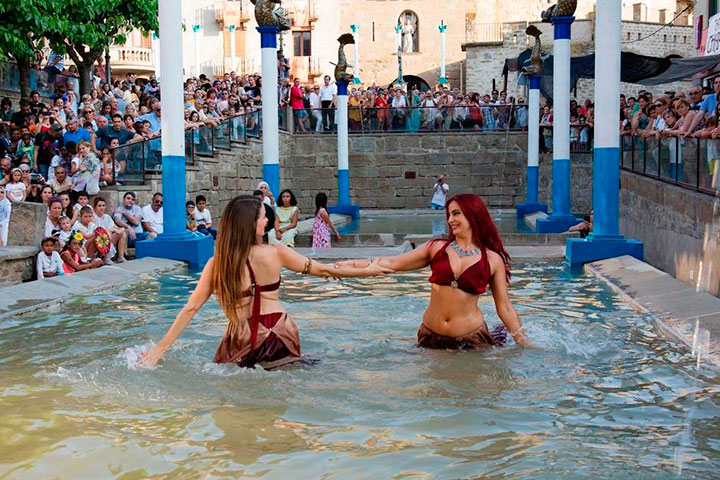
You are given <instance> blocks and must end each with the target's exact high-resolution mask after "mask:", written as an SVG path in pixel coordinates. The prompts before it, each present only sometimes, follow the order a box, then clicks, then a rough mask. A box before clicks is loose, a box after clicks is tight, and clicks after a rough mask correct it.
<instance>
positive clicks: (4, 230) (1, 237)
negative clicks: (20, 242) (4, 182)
mask: <svg viewBox="0 0 720 480" xmlns="http://www.w3.org/2000/svg"><path fill="white" fill-rule="evenodd" d="M11 212H12V205H10V200H8V199H7V198H5V187H3V186H0V247H2V246H4V245H7V236H8V225H9V224H10V213H11Z"/></svg>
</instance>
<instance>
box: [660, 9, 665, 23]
mask: <svg viewBox="0 0 720 480" xmlns="http://www.w3.org/2000/svg"><path fill="white" fill-rule="evenodd" d="M666 13H667V10H665V9H664V8H663V9H662V10H660V11H659V12H658V23H667V21H666V20H665V14H666Z"/></svg>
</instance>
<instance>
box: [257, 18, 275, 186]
mask: <svg viewBox="0 0 720 480" xmlns="http://www.w3.org/2000/svg"><path fill="white" fill-rule="evenodd" d="M257 31H258V32H260V52H261V56H262V80H263V81H262V87H261V94H262V100H263V111H264V112H265V114H264V115H263V116H262V130H263V139H262V140H263V179H264V180H265V181H266V182H267V183H268V186H269V187H270V191H271V192H272V193H273V195H274V196H275V198H278V195H279V194H280V136H279V128H278V115H277V113H275V114H269V113H268V112H277V111H278V92H277V83H278V72H277V36H278V33H280V28H279V27H277V26H260V27H257Z"/></svg>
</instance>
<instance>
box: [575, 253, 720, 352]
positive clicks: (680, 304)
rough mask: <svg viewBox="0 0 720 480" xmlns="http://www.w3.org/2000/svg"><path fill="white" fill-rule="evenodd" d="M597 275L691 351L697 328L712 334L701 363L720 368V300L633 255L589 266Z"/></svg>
mask: <svg viewBox="0 0 720 480" xmlns="http://www.w3.org/2000/svg"><path fill="white" fill-rule="evenodd" d="M585 271H586V272H589V273H592V274H594V275H595V276H597V277H598V278H599V279H600V280H602V281H603V282H605V283H606V284H608V285H609V286H610V288H612V289H613V290H614V291H615V292H617V293H618V294H619V295H620V296H621V297H622V298H623V300H625V301H626V302H628V303H629V304H630V305H632V306H633V307H634V308H635V309H636V310H638V311H640V312H642V313H645V314H648V315H650V316H652V317H653V318H654V320H655V322H656V323H657V325H658V327H659V328H660V330H661V331H662V332H663V333H664V334H665V335H667V336H668V337H670V338H673V339H675V340H677V341H679V342H680V343H682V344H684V345H685V346H687V347H689V348H690V349H692V348H693V343H694V342H693V339H694V336H695V331H696V328H697V327H699V328H702V329H705V330H708V331H709V332H710V345H709V349H708V352H706V353H705V354H704V355H703V357H702V358H701V360H705V361H707V362H710V363H713V364H715V365H716V366H720V298H717V297H714V296H712V295H710V294H709V293H705V292H702V291H697V290H696V289H695V288H692V287H691V286H689V285H687V284H685V283H683V282H681V281H679V280H676V279H675V278H673V277H672V276H670V275H669V274H667V273H665V272H663V271H660V270H658V269H657V268H655V267H653V266H651V265H648V264H647V263H645V262H641V261H640V260H637V259H635V258H633V257H630V256H622V257H617V258H611V259H608V260H602V261H599V262H594V263H588V264H586V265H585Z"/></svg>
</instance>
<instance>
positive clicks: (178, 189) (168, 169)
mask: <svg viewBox="0 0 720 480" xmlns="http://www.w3.org/2000/svg"><path fill="white" fill-rule="evenodd" d="M180 1H181V0H163V1H162V2H158V4H159V21H160V28H161V31H162V34H163V40H162V42H161V44H160V65H161V68H162V72H163V82H162V83H161V85H160V88H161V95H162V107H163V115H162V120H161V121H162V193H163V233H161V234H159V235H158V236H157V237H156V238H155V239H153V240H143V241H140V242H137V243H136V244H135V256H136V257H137V258H143V257H159V258H168V259H171V260H183V261H186V262H188V263H189V265H190V268H193V269H199V268H202V267H203V266H204V265H205V264H206V263H207V261H208V260H209V259H210V257H212V256H213V253H214V246H215V244H214V242H213V238H212V237H210V236H204V235H203V236H198V235H196V234H194V233H192V232H189V231H188V230H187V229H186V228H185V194H186V191H185V186H186V181H185V132H184V130H185V121H184V120H183V78H182V62H181V59H182V15H181V11H182V9H181V5H180Z"/></svg>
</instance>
